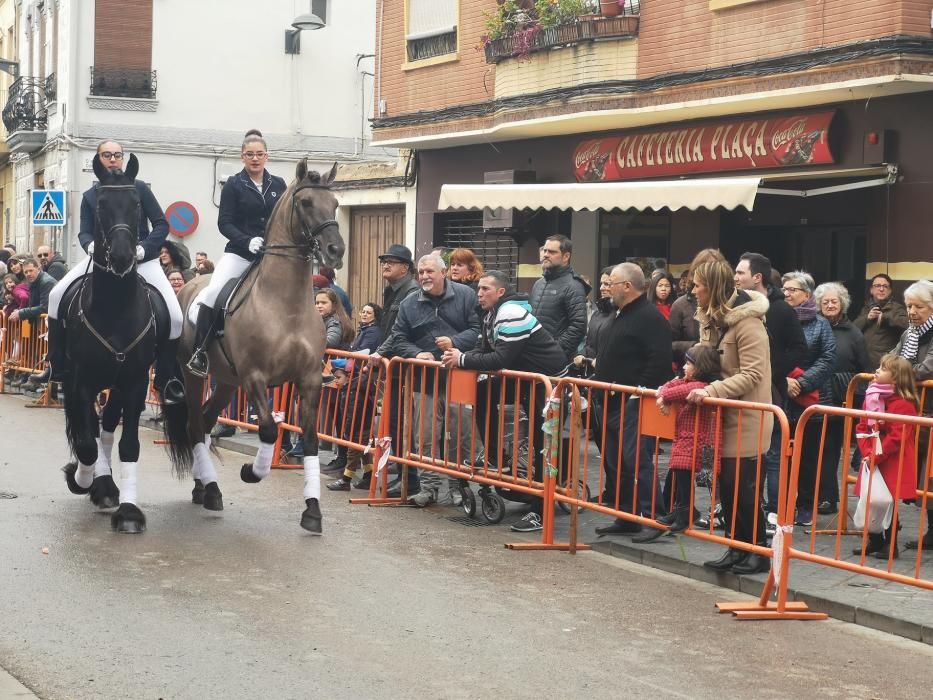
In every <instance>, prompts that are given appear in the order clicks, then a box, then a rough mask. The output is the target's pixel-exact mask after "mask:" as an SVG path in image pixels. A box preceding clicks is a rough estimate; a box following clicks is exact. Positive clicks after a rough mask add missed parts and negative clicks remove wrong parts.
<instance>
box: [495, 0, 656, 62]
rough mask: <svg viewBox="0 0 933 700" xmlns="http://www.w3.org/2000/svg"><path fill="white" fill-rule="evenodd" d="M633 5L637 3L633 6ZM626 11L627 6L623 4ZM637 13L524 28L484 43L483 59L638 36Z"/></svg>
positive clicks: (502, 57) (499, 58)
mask: <svg viewBox="0 0 933 700" xmlns="http://www.w3.org/2000/svg"><path fill="white" fill-rule="evenodd" d="M634 7H635V8H636V12H637V7H638V5H637V4H636V5H635V6H634ZM626 10H628V6H626ZM638 21H639V16H638V14H624V15H619V16H618V17H599V18H596V17H593V18H590V17H581V18H580V19H579V20H577V21H576V22H569V23H567V24H560V25H557V26H556V27H548V28H546V29H541V28H535V29H526V30H524V31H521V32H517V33H515V34H512V35H510V36H506V37H502V38H501V39H493V40H492V41H488V42H486V46H485V51H486V62H487V63H498V62H499V61H501V60H503V59H505V58H515V57H522V56H526V55H528V54H529V53H534V52H535V51H543V50H545V49H551V48H555V47H558V46H569V45H571V44H577V43H579V42H582V41H593V40H595V39H619V38H624V37H635V36H638Z"/></svg>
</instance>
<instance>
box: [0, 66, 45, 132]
mask: <svg viewBox="0 0 933 700" xmlns="http://www.w3.org/2000/svg"><path fill="white" fill-rule="evenodd" d="M45 87H46V81H45V79H43V78H33V77H29V76H22V77H21V78H17V79H16V80H15V81H14V82H13V84H12V85H11V86H10V89H9V90H8V92H7V95H8V97H7V101H6V106H5V107H4V108H3V125H4V126H5V127H6V130H7V133H8V134H14V133H16V132H17V131H35V132H42V133H43V140H44V138H45V136H44V134H45V131H46V129H48V126H49V111H48V98H47V96H46V92H45Z"/></svg>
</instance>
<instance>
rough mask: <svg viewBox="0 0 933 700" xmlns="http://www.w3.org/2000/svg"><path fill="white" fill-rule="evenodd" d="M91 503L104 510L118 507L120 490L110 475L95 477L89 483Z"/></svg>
mask: <svg viewBox="0 0 933 700" xmlns="http://www.w3.org/2000/svg"><path fill="white" fill-rule="evenodd" d="M90 491H91V503H93V504H94V505H95V506H97V507H98V508H100V509H101V510H105V509H107V508H116V507H117V506H118V505H120V489H118V488H117V485H116V484H115V483H114V481H113V477H112V476H111V475H110V474H104V475H103V476H95V477H94V481H93V482H91V489H90Z"/></svg>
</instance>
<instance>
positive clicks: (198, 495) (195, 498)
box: [191, 479, 204, 505]
mask: <svg viewBox="0 0 933 700" xmlns="http://www.w3.org/2000/svg"><path fill="white" fill-rule="evenodd" d="M191 502H192V503H194V504H195V505H201V504H202V503H204V484H203V483H201V480H200V479H195V480H194V488H193V489H191Z"/></svg>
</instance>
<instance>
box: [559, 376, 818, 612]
mask: <svg viewBox="0 0 933 700" xmlns="http://www.w3.org/2000/svg"><path fill="white" fill-rule="evenodd" d="M564 388H569V389H571V390H572V392H573V394H574V396H576V395H578V394H581V393H585V392H588V393H589V396H590V401H591V403H592V402H593V400H595V401H596V402H597V403H599V404H600V405H601V406H602V409H601V410H600V414H601V415H600V417H599V419H598V420H599V421H600V424H599V425H598V426H595V427H597V428H598V432H597V434H598V435H600V436H601V439H600V454H601V455H602V459H601V462H602V463H603V464H601V465H599V467H603V466H604V463H605V457H606V455H607V449H610V448H614V449H615V452H616V454H615V464H616V465H617V469H616V474H615V478H614V479H607V478H606V476H605V473H604V469H603V468H600V474H599V476H598V483H599V489H600V494H602V495H600V496H598V497H597V499H595V502H590V501H588V500H587V499H586V498H581V497H580V494H579V493H578V488H577V484H578V479H579V480H580V481H582V482H583V483H587V482H588V481H590V480H591V473H590V470H591V468H590V464H589V457H588V455H587V454H586V453H584V456H583V460H582V464H581V465H579V466H577V465H576V462H577V460H578V457H579V455H578V450H577V449H575V448H573V447H572V448H571V451H570V452H571V455H572V457H571V475H572V477H576V478H572V479H571V481H570V488H569V489H568V488H558V489H556V493H555V501H556V502H557V503H566V504H568V505H570V506H571V507H572V509H574V510H576V509H578V508H583V509H586V510H590V511H594V512H596V513H600V514H602V515H608V516H612V517H615V518H617V519H621V520H625V521H628V522H632V523H638V524H640V525H642V526H643V527H654V528H658V529H663V528H664V526H663V525H660V524H659V523H658V522H657V521H656V520H655V519H654V515H655V513H656V512H657V511H658V509H659V508H658V506H659V505H660V504H659V503H658V494H659V491H660V488H659V487H660V483H659V471H660V470H659V459H658V455H659V451H660V441H661V440H662V439H669V438H670V437H671V436H672V435H673V431H672V428H673V423H674V416H673V411H672V412H671V415H670V416H662V415H661V414H660V413H659V411H658V410H657V407H656V403H655V402H656V399H657V392H656V391H655V390H653V389H643V388H635V387H626V386H620V385H614V384H606V383H603V382H596V381H592V380H585V379H573V378H564V379H561V380H560V382H559V383H558V385H557V391H558V393H560V392H561V391H562V390H563V389H564ZM610 402H612V403H614V404H615V405H614V406H613V407H612V412H613V413H618V414H619V416H618V424H617V425H616V421H615V420H613V421H612V423H611V424H610V423H609V421H608V420H607V418H608V413H609V411H607V410H606V409H607V408H608V407H609V406H610ZM702 405H703V406H704V407H706V408H707V410H709V411H713V412H714V433H713V435H714V437H713V462H714V464H719V468H718V469H713V470H712V474H711V477H712V485H711V487H710V505H709V527H708V529H704V530H700V529H697V528H696V527H695V526H694V523H693V522H692V520H693V518H692V517H689V518H688V525H687V528H686V530H684V531H683V532H682V533H681V534H684V535H686V536H689V537H694V538H696V539H700V540H705V541H708V542H715V543H717V544H722V545H725V546H728V547H731V548H734V549H741V550H744V551H747V552H753V553H755V554H759V555H762V556H766V557H774V559H775V562H774V566H772V567H771V573H770V574H769V577H768V581H767V583H766V585H765V587H764V590H763V591H762V594H761V597H760V598H759V600H758V601H757V602H756V603H752V604H748V603H720V604H719V605H718V606H717V607H718V608H719V609H720V611H721V612H733V613H735V614H736V615H737V616H740V617H753V616H755V615H762V616H765V617H768V616H771V615H776V616H778V617H781V618H785V619H787V618H793V619H821V618H823V617H825V615H823V614H821V613H811V612H808V610H807V606H806V604H805V603H801V602H793V601H788V600H787V587H786V582H787V576H788V566H787V558H786V557H781V556H780V555H781V554H783V553H784V552H785V551H786V550H787V548H788V547H789V545H790V538H791V531H792V528H791V527H790V525H791V524H792V522H793V510H790V509H788V507H787V503H788V501H787V498H788V494H787V491H788V489H787V482H788V480H787V474H788V460H787V457H788V455H789V453H790V441H789V435H790V429H789V426H788V422H787V417H786V416H785V415H784V412H783V411H781V410H780V409H779V408H777V407H775V406H773V405H771V404H759V403H750V402H743V401H733V400H729V399H715V398H706V399H704V400H703V402H702ZM569 410H570V412H571V424H572V425H574V424H578V425H581V426H583V430H582V431H572V432H571V437H572V440H577V439H585V437H586V435H587V433H588V432H589V431H590V430H591V429H592V428H593V427H594V426H593V424H592V420H593V419H592V414H593V412H592V411H590V412H589V414H588V415H587V417H586V419H585V420H584V419H583V418H582V416H581V415H580V406H579V402H578V401H576V400H574V401H571V403H570V409H569ZM736 410H738V416H737V435H736V438H735V439H736V443H737V444H739V445H740V444H742V438H743V433H744V432H746V431H752V433H753V434H754V436H755V440H756V441H757V450H756V452H757V453H758V455H759V456H758V458H757V459H756V460H755V475H754V477H755V484H754V493H755V502H754V505H753V508H748V509H747V510H748V512H753V513H755V514H756V515H755V516H752V518H753V521H754V522H753V524H752V525H751V528H750V529H751V532H750V533H748V534H746V535H745V536H744V537H741V538H740V535H739V533H738V531H737V525H738V520H739V517H738V516H739V509H740V508H739V506H738V503H739V500H740V479H741V477H739V476H735V477H733V478H730V479H729V481H732V482H733V486H732V492H731V499H730V500H731V502H732V503H734V504H737V505H736V507H734V508H733V509H732V513H731V519H730V520H729V521H728V522H726V523H725V532H724V534H722V535H719V534H716V533H715V532H714V524H713V512H714V508H715V505H716V503H717V500H718V499H717V496H716V494H717V488H716V487H717V484H718V483H720V482H723V481H725V480H724V479H723V478H722V473H723V472H726V470H730V469H731V470H733V473H735V474H736V475H738V474H740V473H741V470H740V462H739V459H738V458H736V457H725V456H724V452H726V451H733V450H729V449H728V448H727V446H725V445H723V444H722V439H723V416H724V413H725V412H726V411H736ZM629 411H638V420H637V423H636V422H634V421H633V420H632V419H631V418H630V419H629V421H628V423H629V430H628V431H626V429H625V427H626V422H627V421H626V413H627V412H629ZM749 414H752V415H751V416H749ZM769 415H770V416H772V417H773V420H774V428H773V429H774V430H779V431H780V445H781V461H780V464H781V469H780V489H779V490H780V495H779V501H778V513H777V517H778V533H779V535H778V536H777V537H776V538H775V541H774V543H773V546H774V548H775V549H777V552H776V553H775V551H774V549H772V547H766V546H762V545H759V544H756V543H757V542H761V541H763V539H764V533H763V532H761V531H760V529H759V528H760V527H764V523H763V520H762V519H761V518H759V517H757V513H758V512H760V510H761V493H762V490H763V489H762V488H761V487H762V485H763V479H764V477H765V469H764V454H765V452H767V450H768V449H769V447H770V439H769V435H768V431H767V430H766V429H765V422H766V417H767V416H769ZM699 422H700V414H699V413H698V414H697V416H696V421H695V428H694V431H693V434H694V444H693V459H692V467H691V474H690V476H691V478H690V483H691V486H690V495H689V499H688V503H689V506H688V512H692V510H693V507H694V506H695V504H696V495H697V493H696V489H697V487H696V471H697V465H698V464H700V461H701V459H700V449H699V447H700V446H699V441H698V437H697V434H698V429H699ZM633 425H634V426H636V427H635V428H634V431H635V432H634V433H633V428H632V426H633ZM610 431H612V432H610ZM627 432H628V433H629V434H626V433H627ZM633 439H634V440H635V447H634V453H635V454H634V465H633V466H634V470H633V471H634V473H633V474H631V484H630V485H628V487H627V488H625V489H623V484H622V479H623V467H622V464H623V455H624V450H626V449H627V450H629V451H631V449H632V448H631V441H632V440H633ZM646 439H647V440H648V441H653V447H652V449H651V452H652V455H651V471H650V473H647V472H645V471H644V470H641V469H640V468H639V465H640V464H642V462H641V460H642V451H643V450H644V449H645V448H646V447H647V446H646V445H644V444H643V443H644V442H645V440H646ZM607 443H608V445H607ZM726 473H727V474H728V472H726ZM645 481H647V482H648V483H647V484H646V483H644V482H645ZM607 487H608V489H609V490H608V492H607V491H606V488H607ZM671 491H673V488H672V489H671ZM624 492H628V494H627V495H626V497H625V498H623V493H624ZM606 496H608V499H607V498H606ZM674 497H675V494H673V493H671V494H670V499H671V500H670V501H668V503H666V504H665V505H670V503H671V502H672V501H673V499H674ZM747 527H748V525H747V522H745V524H744V525H743V528H747ZM575 537H576V532H575V528H574V527H571V543H570V547H571V549H572V548H573V546H574V545H575V544H576V543H575V541H574V540H575ZM778 582H782V583H783V585H776V584H777V583H778ZM775 590H777V593H778V596H777V600H776V601H774V602H772V601H771V600H770V599H771V595H772V594H773V593H774V592H775Z"/></svg>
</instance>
